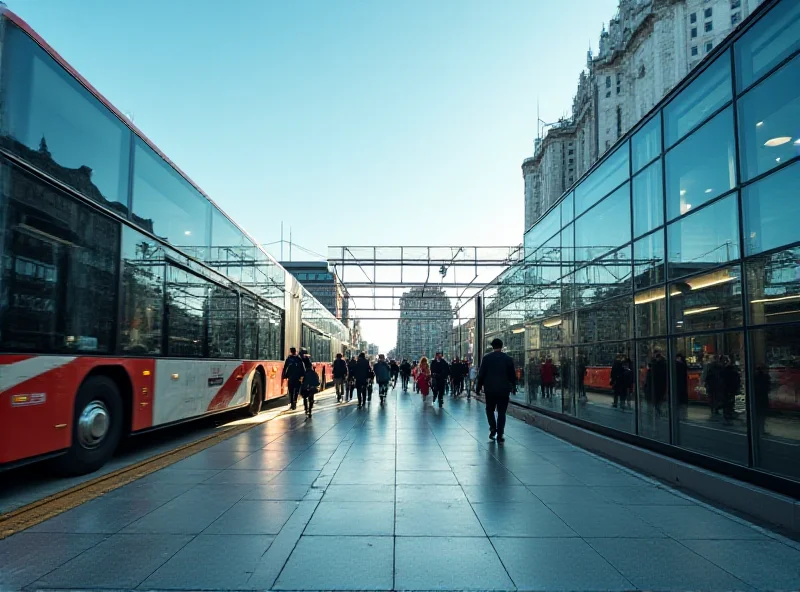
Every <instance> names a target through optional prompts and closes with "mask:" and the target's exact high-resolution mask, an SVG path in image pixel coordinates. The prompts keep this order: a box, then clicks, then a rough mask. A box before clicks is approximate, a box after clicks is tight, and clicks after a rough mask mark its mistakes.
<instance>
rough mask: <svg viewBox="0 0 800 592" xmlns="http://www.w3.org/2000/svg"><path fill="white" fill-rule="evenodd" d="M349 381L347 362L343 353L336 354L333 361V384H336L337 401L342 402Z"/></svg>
mask: <svg viewBox="0 0 800 592" xmlns="http://www.w3.org/2000/svg"><path fill="white" fill-rule="evenodd" d="M346 382H347V362H345V361H344V358H342V354H336V359H335V360H334V361H333V384H334V385H335V386H336V401H337V402H340V401H341V400H342V399H343V398H344V387H345V383H346Z"/></svg>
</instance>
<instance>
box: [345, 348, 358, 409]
mask: <svg viewBox="0 0 800 592" xmlns="http://www.w3.org/2000/svg"><path fill="white" fill-rule="evenodd" d="M356 364H357V360H356V357H355V356H353V357H351V358H350V360H349V361H348V362H347V400H348V401H352V400H353V392H354V391H355V390H356Z"/></svg>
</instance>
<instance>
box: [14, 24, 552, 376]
mask: <svg viewBox="0 0 800 592" xmlns="http://www.w3.org/2000/svg"><path fill="white" fill-rule="evenodd" d="M0 37H1V38H0V47H2V50H3V51H2V52H1V53H2V57H0V60H2V74H3V85H2V88H0V104H1V105H2V117H1V118H0V150H2V151H3V152H4V153H5V155H0V257H1V260H2V263H3V264H2V268H1V269H2V271H0V273H2V277H0V349H2V350H3V351H7V352H31V353H57V352H79V353H96V354H117V355H140V356H150V357H154V356H170V357H182V358H183V357H185V358H216V359H234V358H237V357H241V358H249V359H262V360H263V359H280V358H282V357H283V333H284V316H285V314H284V310H283V309H284V307H285V302H284V300H285V291H286V275H285V273H286V272H285V270H284V269H283V268H282V267H281V266H280V265H279V264H278V263H277V262H276V261H275V260H274V259H273V258H272V257H270V256H269V255H268V254H267V253H266V251H264V249H263V248H262V247H260V246H258V245H257V244H256V243H255V242H254V241H253V240H252V239H251V238H250V237H249V236H248V235H247V233H246V232H244V231H243V230H242V229H241V228H240V227H239V226H237V225H236V224H235V223H233V222H232V221H231V220H230V219H229V218H228V217H227V216H226V215H225V214H224V213H223V212H222V211H221V210H219V209H218V208H217V207H216V206H215V205H214V204H213V203H212V202H211V200H209V199H208V198H207V197H206V196H205V195H204V194H203V193H202V192H201V191H200V190H199V189H198V188H197V187H196V186H194V185H193V184H192V183H191V182H190V181H189V180H188V179H187V178H186V177H185V176H184V175H183V174H182V173H181V172H180V171H179V170H177V168H175V167H174V166H173V165H172V164H171V163H170V162H169V161H168V160H166V159H165V158H164V157H162V155H160V154H158V153H157V152H156V151H155V150H154V149H153V148H152V147H151V146H150V145H149V144H148V143H147V142H145V141H144V140H143V139H142V138H141V137H140V136H139V135H138V134H136V133H135V132H134V131H133V129H132V128H131V127H129V125H127V124H126V122H125V121H124V120H123V119H122V118H121V116H118V114H116V113H115V112H113V111H112V110H111V109H109V108H108V107H107V106H106V105H105V104H103V103H102V102H101V101H100V100H99V99H98V98H97V97H95V96H94V95H93V94H92V92H90V90H88V89H87V88H86V87H84V86H83V84H82V83H81V82H80V81H79V80H77V79H76V78H75V77H73V76H72V74H70V73H69V72H68V71H67V70H65V69H64V67H62V65H60V64H59V63H58V62H57V61H56V60H55V59H53V57H52V56H50V55H49V54H48V53H47V51H45V49H43V48H42V47H41V46H40V45H39V44H38V43H36V42H35V41H34V40H33V39H31V38H30V37H29V36H28V35H27V33H25V32H24V31H23V30H21V29H20V28H18V27H17V26H16V25H15V24H14V23H13V22H11V21H9V20H6V19H4V20H3V26H2V27H0ZM9 155H10V156H12V157H13V159H12V158H10V157H9ZM14 159H17V160H18V161H22V162H23V163H25V164H24V165H20V166H18V165H16V164H12V162H15V160H14ZM30 169H32V170H35V171H36V172H37V174H33V173H29V172H28V170H30ZM42 173H43V174H45V175H48V176H49V177H51V178H52V179H54V180H55V181H56V182H57V183H60V184H62V187H56V186H55V185H56V184H57V183H56V184H52V183H47V182H45V181H43V180H42V178H41V176H40V174H42ZM75 194H78V195H80V196H81V198H78V197H76V195H75ZM87 202H91V203H92V204H93V205H92V206H90V205H88V203H87ZM95 205H99V206H102V207H101V208H98V207H94V206H95ZM103 209H105V211H103ZM556 226H558V225H556ZM301 316H302V321H303V323H304V329H305V328H308V330H309V331H311V330H313V331H314V333H315V335H317V337H315V338H314V339H313V344H314V352H316V356H315V358H316V359H317V360H320V361H327V360H329V359H330V358H331V351H332V347H338V346H339V344H334V343H333V341H334V340H338V341H339V342H342V343H344V344H346V343H348V342H349V330H348V329H347V327H346V326H344V325H343V324H342V323H341V322H339V321H337V320H336V319H335V318H334V317H333V316H332V315H331V314H330V313H328V311H327V310H326V309H325V308H324V307H323V306H322V305H321V304H320V303H319V302H318V301H317V300H316V299H315V298H314V297H313V296H311V295H310V294H308V293H305V292H304V293H303V298H302V308H301Z"/></svg>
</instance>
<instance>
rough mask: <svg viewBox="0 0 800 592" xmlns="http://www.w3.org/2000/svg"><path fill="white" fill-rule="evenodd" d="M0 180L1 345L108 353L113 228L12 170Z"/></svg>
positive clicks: (113, 308)
mask: <svg viewBox="0 0 800 592" xmlns="http://www.w3.org/2000/svg"><path fill="white" fill-rule="evenodd" d="M0 181H1V183H0V190H2V195H1V196H0V204H2V207H0V241H2V242H0V253H2V255H3V259H2V261H3V264H2V268H1V269H0V273H1V274H2V275H0V346H1V347H2V349H3V350H4V351H9V352H10V351H26V352H78V351H80V352H93V353H109V352H110V350H111V346H112V341H113V335H114V333H115V330H116V325H117V322H116V321H117V302H116V296H117V290H118V277H117V265H118V264H119V232H120V230H119V228H120V226H119V224H118V223H117V222H115V221H113V220H111V219H110V218H109V217H107V216H105V215H103V214H100V213H99V212H98V211H96V210H95V209H94V208H91V207H89V206H86V205H84V204H83V203H81V202H80V201H78V200H76V199H73V198H71V197H69V196H66V195H64V194H62V193H60V192H58V191H56V190H54V189H53V188H52V187H51V186H49V185H45V184H43V183H41V182H39V181H37V180H36V179H35V178H34V177H32V176H28V175H27V174H25V173H23V172H21V171H20V170H19V169H17V168H14V167H10V166H6V165H0Z"/></svg>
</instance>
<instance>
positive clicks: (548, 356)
mask: <svg viewBox="0 0 800 592" xmlns="http://www.w3.org/2000/svg"><path fill="white" fill-rule="evenodd" d="M560 351H561V350H560V349H559V348H557V347H555V348H545V349H539V350H534V351H532V352H529V354H528V364H527V366H528V370H529V371H530V372H531V379H530V380H529V381H528V385H529V393H528V396H529V397H530V402H531V404H533V405H537V406H539V407H545V408H547V409H553V410H554V411H561V389H560V388H559V384H560V373H559V367H560V365H561V364H560V358H559V353H560Z"/></svg>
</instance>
